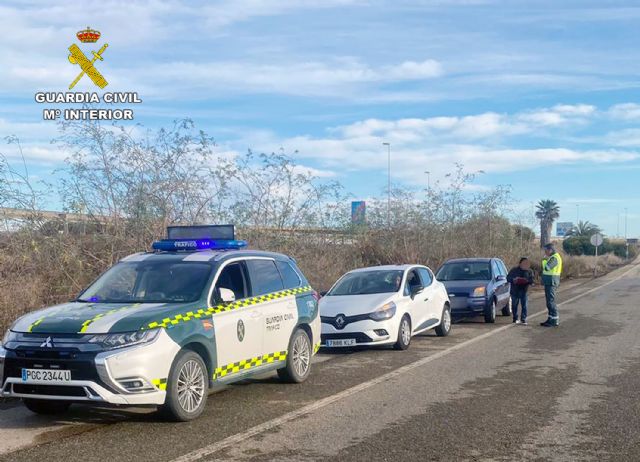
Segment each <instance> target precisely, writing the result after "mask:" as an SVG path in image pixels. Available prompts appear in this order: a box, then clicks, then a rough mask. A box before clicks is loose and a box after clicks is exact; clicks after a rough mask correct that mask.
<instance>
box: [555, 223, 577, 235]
mask: <svg viewBox="0 0 640 462" xmlns="http://www.w3.org/2000/svg"><path fill="white" fill-rule="evenodd" d="M572 229H573V222H572V221H559V222H558V224H557V225H556V236H558V237H565V236H566V235H567V234H569V231H571V230H572Z"/></svg>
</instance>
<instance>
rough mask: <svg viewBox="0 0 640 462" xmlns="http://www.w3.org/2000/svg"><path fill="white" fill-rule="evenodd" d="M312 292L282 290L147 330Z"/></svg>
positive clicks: (155, 323)
mask: <svg viewBox="0 0 640 462" xmlns="http://www.w3.org/2000/svg"><path fill="white" fill-rule="evenodd" d="M310 290H312V289H311V286H304V287H298V288H295V289H286V290H281V291H279V292H273V293H270V294H265V295H260V296H258V297H250V298H244V299H242V300H238V301H235V302H232V303H229V304H226V305H223V304H221V305H216V306H211V307H209V308H207V309H199V310H195V311H187V312H186V313H181V314H177V315H175V316H173V317H170V318H164V319H161V320H158V321H153V322H150V323H149V324H148V325H147V327H146V328H147V329H155V328H156V327H167V326H170V325H176V324H180V323H182V322H187V321H191V320H193V319H200V318H202V317H208V316H211V315H213V314H218V313H224V312H226V311H233V310H237V309H239V308H244V307H246V306H253V305H258V304H260V303H265V302H269V301H271V300H277V299H279V298H284V297H288V296H291V295H297V294H302V293H305V292H309V291H310Z"/></svg>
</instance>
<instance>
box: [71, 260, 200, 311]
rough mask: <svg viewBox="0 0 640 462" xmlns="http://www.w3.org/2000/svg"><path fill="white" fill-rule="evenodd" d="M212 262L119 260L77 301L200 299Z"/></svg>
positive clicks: (147, 301)
mask: <svg viewBox="0 0 640 462" xmlns="http://www.w3.org/2000/svg"><path fill="white" fill-rule="evenodd" d="M211 268H212V267H211V265H209V264H207V263H196V262H184V261H176V262H171V261H163V262H158V261H156V262H151V261H141V262H123V263H118V264H117V265H115V266H114V267H112V268H111V269H109V270H108V271H107V272H106V273H104V274H103V275H102V276H100V278H98V280H97V281H95V282H94V283H93V284H92V285H91V286H89V288H87V289H86V290H85V291H84V292H83V293H82V294H80V297H79V298H78V301H83V302H93V303H177V302H180V303H186V302H195V301H196V300H198V299H199V298H200V296H201V294H202V291H203V290H204V287H205V285H206V284H207V281H208V280H209V275H210V274H211Z"/></svg>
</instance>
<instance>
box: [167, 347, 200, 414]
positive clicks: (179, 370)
mask: <svg viewBox="0 0 640 462" xmlns="http://www.w3.org/2000/svg"><path fill="white" fill-rule="evenodd" d="M208 389H209V379H208V374H207V366H206V365H205V364H204V361H203V360H202V358H201V357H200V355H199V354H197V353H196V352H194V351H190V350H182V351H181V352H180V353H178V355H177V356H176V359H175V360H174V362H173V366H171V372H170V373H169V379H168V380H167V397H166V400H165V403H164V405H163V406H162V409H161V411H162V413H163V414H165V415H166V417H168V418H169V419H171V420H175V421H178V422H186V421H188V420H193V419H195V418H197V417H198V416H200V414H202V412H203V411H204V408H205V406H206V404H207V395H208V391H209V390H208Z"/></svg>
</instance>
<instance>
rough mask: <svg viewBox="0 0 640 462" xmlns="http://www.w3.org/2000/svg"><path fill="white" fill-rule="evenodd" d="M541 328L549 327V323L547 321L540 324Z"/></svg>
mask: <svg viewBox="0 0 640 462" xmlns="http://www.w3.org/2000/svg"><path fill="white" fill-rule="evenodd" d="M540 325H541V326H542V327H551V322H550V321H549V320H548V319H547V320H546V321H545V322H541V323H540Z"/></svg>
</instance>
